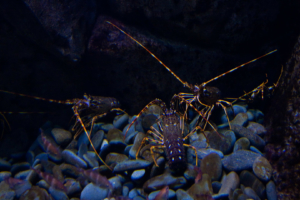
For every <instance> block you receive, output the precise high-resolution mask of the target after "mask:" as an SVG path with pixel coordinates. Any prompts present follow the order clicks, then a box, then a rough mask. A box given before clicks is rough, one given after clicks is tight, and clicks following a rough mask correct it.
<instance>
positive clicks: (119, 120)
mask: <svg viewBox="0 0 300 200" xmlns="http://www.w3.org/2000/svg"><path fill="white" fill-rule="evenodd" d="M128 120H129V116H128V114H123V115H117V116H116V117H115V118H114V121H113V125H114V127H115V128H117V129H120V130H121V129H123V128H124V126H125V125H126V124H127V123H128Z"/></svg>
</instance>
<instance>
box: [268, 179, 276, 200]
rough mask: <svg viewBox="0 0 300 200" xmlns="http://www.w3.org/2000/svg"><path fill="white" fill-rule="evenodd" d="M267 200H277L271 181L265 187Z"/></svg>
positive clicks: (274, 187)
mask: <svg viewBox="0 0 300 200" xmlns="http://www.w3.org/2000/svg"><path fill="white" fill-rule="evenodd" d="M266 192H267V197H268V200H277V192H276V186H275V184H274V182H273V181H269V182H268V183H267V187H266Z"/></svg>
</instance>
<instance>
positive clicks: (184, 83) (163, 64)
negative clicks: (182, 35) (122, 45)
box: [106, 21, 189, 87]
mask: <svg viewBox="0 0 300 200" xmlns="http://www.w3.org/2000/svg"><path fill="white" fill-rule="evenodd" d="M106 22H107V23H109V24H111V25H112V26H114V27H115V28H117V29H118V30H119V31H121V32H122V33H124V34H125V35H127V36H128V37H129V38H130V39H132V40H133V41H135V42H136V43H137V44H138V45H140V46H141V47H142V48H144V49H145V50H146V51H147V52H148V53H149V54H150V55H151V56H152V57H153V58H155V59H156V60H157V61H158V62H159V63H160V64H162V66H164V67H165V68H166V69H167V70H168V71H169V72H170V73H171V74H172V75H173V76H174V77H175V78H177V80H179V81H180V82H181V83H182V84H183V85H184V86H187V87H189V85H188V83H187V82H184V81H183V80H181V79H180V78H179V77H178V76H177V75H176V74H175V73H174V72H173V71H172V70H171V69H170V68H169V67H168V66H167V65H165V63H163V62H162V61H161V60H160V59H159V58H157V57H156V56H155V55H154V54H153V53H152V52H151V51H150V50H149V49H147V48H146V47H145V46H144V45H142V44H141V43H140V42H139V41H137V40H136V39H134V38H133V37H132V36H131V35H129V34H128V33H126V32H125V31H123V30H122V29H121V28H119V27H118V26H117V25H115V24H113V23H111V22H110V21H106Z"/></svg>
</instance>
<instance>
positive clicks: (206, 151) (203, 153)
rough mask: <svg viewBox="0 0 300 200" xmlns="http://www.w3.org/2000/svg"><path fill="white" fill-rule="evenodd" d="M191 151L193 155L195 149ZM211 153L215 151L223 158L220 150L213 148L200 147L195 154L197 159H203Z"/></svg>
mask: <svg viewBox="0 0 300 200" xmlns="http://www.w3.org/2000/svg"><path fill="white" fill-rule="evenodd" d="M191 153H192V155H193V156H195V151H194V150H191ZM211 153H216V154H218V155H219V156H220V157H221V158H224V154H223V153H222V152H221V151H219V150H216V149H213V148H202V149H198V150H197V154H198V158H199V159H203V158H204V157H205V156H207V155H209V154H211Z"/></svg>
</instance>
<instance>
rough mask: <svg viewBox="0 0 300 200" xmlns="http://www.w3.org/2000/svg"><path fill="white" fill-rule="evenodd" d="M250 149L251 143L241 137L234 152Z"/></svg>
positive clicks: (235, 145)
mask: <svg viewBox="0 0 300 200" xmlns="http://www.w3.org/2000/svg"><path fill="white" fill-rule="evenodd" d="M249 148H250V141H249V140H248V138H246V137H241V138H240V139H238V140H237V141H236V142H235V143H234V147H233V152H236V151H238V150H242V149H243V150H249Z"/></svg>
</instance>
